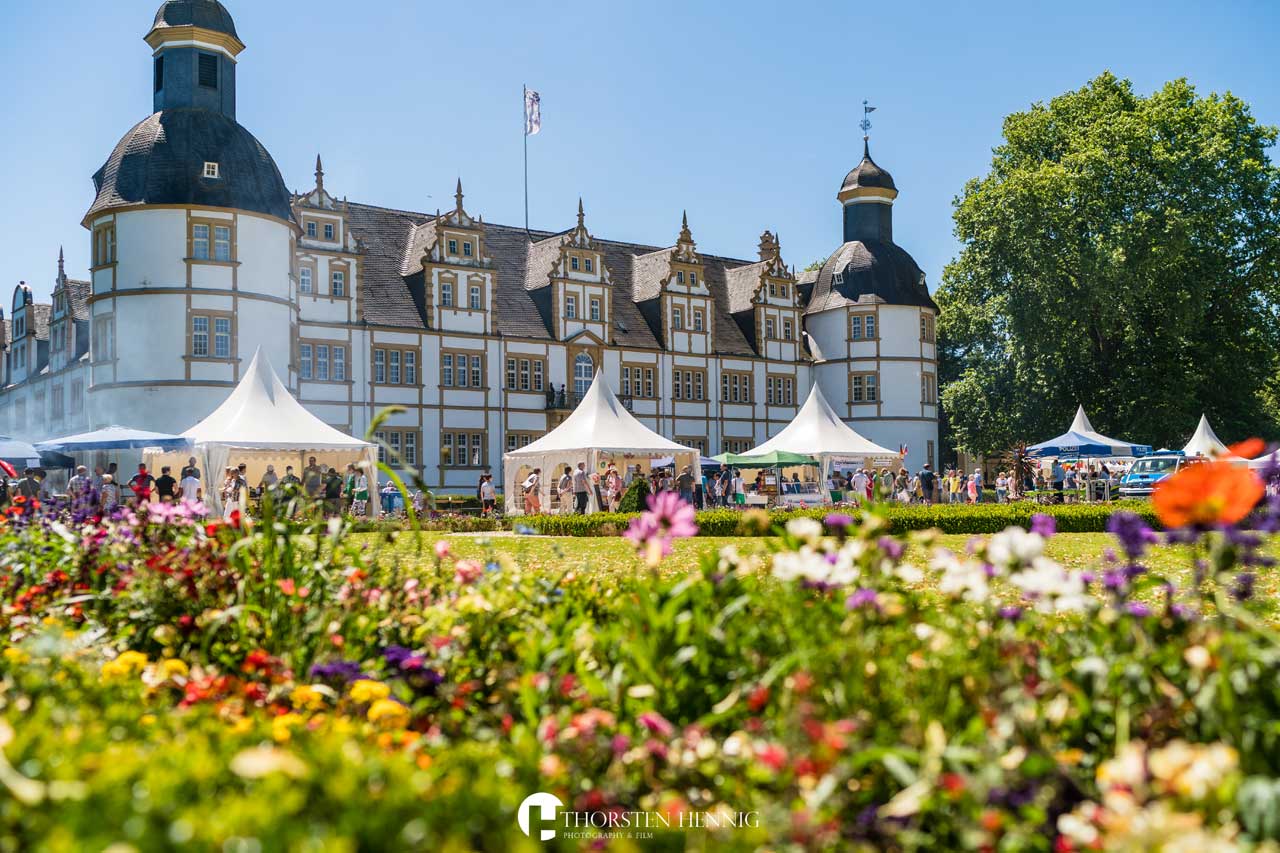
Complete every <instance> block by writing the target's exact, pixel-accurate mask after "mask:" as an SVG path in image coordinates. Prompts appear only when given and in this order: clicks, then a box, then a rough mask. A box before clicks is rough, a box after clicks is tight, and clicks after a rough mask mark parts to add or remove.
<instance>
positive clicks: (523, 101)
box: [520, 84, 529, 234]
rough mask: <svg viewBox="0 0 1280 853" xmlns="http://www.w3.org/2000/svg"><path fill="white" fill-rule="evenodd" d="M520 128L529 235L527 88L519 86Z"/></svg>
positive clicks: (525, 230) (526, 222) (526, 228)
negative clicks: (522, 143) (522, 139)
mask: <svg viewBox="0 0 1280 853" xmlns="http://www.w3.org/2000/svg"><path fill="white" fill-rule="evenodd" d="M520 92H521V94H520V128H521V133H523V134H524V233H526V234H528V233H529V87H528V86H527V85H524V84H521V85H520Z"/></svg>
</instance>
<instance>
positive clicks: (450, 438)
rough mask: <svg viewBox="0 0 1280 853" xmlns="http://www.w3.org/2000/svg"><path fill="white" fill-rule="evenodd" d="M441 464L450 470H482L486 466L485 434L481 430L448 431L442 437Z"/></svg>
mask: <svg viewBox="0 0 1280 853" xmlns="http://www.w3.org/2000/svg"><path fill="white" fill-rule="evenodd" d="M440 438H441V442H440V464H441V465H442V466H445V467H449V468H482V467H484V465H485V458H486V455H487V454H486V453H485V441H484V433H483V432H481V431H480V430H469V429H468V430H457V429H452V430H451V429H446V430H445V431H444V432H443V433H442V434H441V436H440Z"/></svg>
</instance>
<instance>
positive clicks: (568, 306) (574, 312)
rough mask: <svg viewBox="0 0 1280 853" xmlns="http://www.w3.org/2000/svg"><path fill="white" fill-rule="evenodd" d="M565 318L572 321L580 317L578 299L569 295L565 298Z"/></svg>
mask: <svg viewBox="0 0 1280 853" xmlns="http://www.w3.org/2000/svg"><path fill="white" fill-rule="evenodd" d="M564 316H565V317H567V318H568V319H570V320H574V319H577V317H578V297H576V296H574V295H573V294H569V295H567V296H565V298H564Z"/></svg>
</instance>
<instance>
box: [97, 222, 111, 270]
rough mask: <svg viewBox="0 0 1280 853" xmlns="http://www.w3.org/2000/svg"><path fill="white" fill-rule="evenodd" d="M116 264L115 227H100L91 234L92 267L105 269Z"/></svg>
mask: <svg viewBox="0 0 1280 853" xmlns="http://www.w3.org/2000/svg"><path fill="white" fill-rule="evenodd" d="M115 262H116V227H115V226H114V225H102V226H100V227H98V228H97V229H95V230H94V232H93V265H94V266H95V267H105V266H107V265H108V264H114V263H115Z"/></svg>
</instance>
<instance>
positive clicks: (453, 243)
mask: <svg viewBox="0 0 1280 853" xmlns="http://www.w3.org/2000/svg"><path fill="white" fill-rule="evenodd" d="M449 254H451V255H456V254H458V241H457V240H450V241H449Z"/></svg>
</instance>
